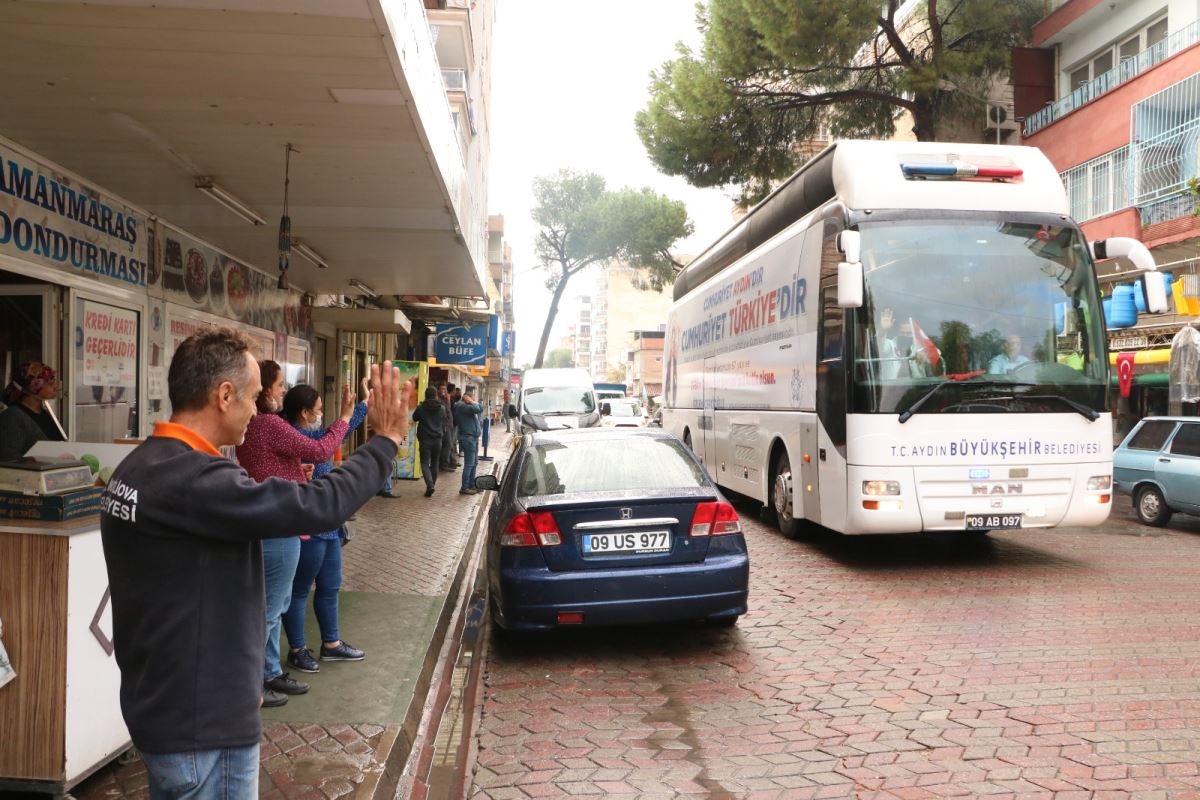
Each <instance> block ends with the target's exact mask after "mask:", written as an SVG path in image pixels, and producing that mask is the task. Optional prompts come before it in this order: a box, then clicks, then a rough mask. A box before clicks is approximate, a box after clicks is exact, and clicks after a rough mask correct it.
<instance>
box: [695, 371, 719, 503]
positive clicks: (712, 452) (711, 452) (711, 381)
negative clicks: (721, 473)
mask: <svg viewBox="0 0 1200 800" xmlns="http://www.w3.org/2000/svg"><path fill="white" fill-rule="evenodd" d="M715 364H716V359H715V358H706V359H704V387H703V402H702V403H701V409H700V450H699V455H700V460H701V461H702V462H704V466H705V467H707V468H708V474H709V475H711V476H712V479H713V480H714V481H715V480H717V479H718V478H717V413H716V405H717V386H716V382H717V376H716V374H715V373H714V372H713V366H714V365H715Z"/></svg>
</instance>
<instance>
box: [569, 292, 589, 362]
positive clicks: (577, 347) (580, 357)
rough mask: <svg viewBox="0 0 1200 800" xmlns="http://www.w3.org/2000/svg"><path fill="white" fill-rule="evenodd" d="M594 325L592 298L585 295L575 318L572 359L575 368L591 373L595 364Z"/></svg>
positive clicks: (580, 301)
mask: <svg viewBox="0 0 1200 800" xmlns="http://www.w3.org/2000/svg"><path fill="white" fill-rule="evenodd" d="M592 325H593V321H592V298H591V297H590V296H588V295H584V296H582V297H580V298H579V310H578V311H577V312H576V316H575V325H574V327H573V331H572V336H571V358H572V360H573V362H574V365H575V366H577V367H580V368H581V369H586V370H589V371H590V370H591V369H592V363H593V359H592Z"/></svg>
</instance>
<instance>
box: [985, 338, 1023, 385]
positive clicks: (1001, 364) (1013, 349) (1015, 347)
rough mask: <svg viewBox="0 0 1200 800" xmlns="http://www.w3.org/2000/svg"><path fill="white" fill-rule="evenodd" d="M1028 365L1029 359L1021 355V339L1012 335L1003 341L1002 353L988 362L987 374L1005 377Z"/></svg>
mask: <svg viewBox="0 0 1200 800" xmlns="http://www.w3.org/2000/svg"><path fill="white" fill-rule="evenodd" d="M1028 363H1029V358H1028V357H1026V356H1025V355H1024V354H1022V353H1021V337H1020V336H1017V335H1016V334H1013V335H1012V336H1009V337H1008V338H1007V339H1005V340H1004V351H1003V352H1002V353H1000V354H999V355H998V356H996V357H995V358H993V359H992V360H991V361H990V362H988V372H990V373H991V374H993V375H1006V374H1008V373H1010V372H1013V371H1014V370H1017V369H1019V368H1021V367H1023V366H1024V365H1026V364H1028Z"/></svg>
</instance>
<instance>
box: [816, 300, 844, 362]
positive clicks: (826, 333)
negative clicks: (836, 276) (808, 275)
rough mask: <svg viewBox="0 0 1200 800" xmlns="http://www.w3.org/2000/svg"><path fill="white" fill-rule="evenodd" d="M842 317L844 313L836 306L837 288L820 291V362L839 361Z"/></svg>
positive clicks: (842, 325)
mask: <svg viewBox="0 0 1200 800" xmlns="http://www.w3.org/2000/svg"><path fill="white" fill-rule="evenodd" d="M844 317H845V312H844V311H843V310H842V308H841V307H839V306H838V304H837V287H836V286H826V287H825V288H823V289H821V359H820V360H821V361H840V360H841V358H842V336H843V332H844V324H843V318H844Z"/></svg>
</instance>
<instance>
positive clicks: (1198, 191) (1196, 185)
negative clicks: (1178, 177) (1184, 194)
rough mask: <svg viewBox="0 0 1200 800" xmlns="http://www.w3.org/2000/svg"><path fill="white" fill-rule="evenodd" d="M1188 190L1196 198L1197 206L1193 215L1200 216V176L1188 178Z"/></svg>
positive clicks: (1193, 210)
mask: <svg viewBox="0 0 1200 800" xmlns="http://www.w3.org/2000/svg"><path fill="white" fill-rule="evenodd" d="M1187 190H1188V194H1190V195H1191V196H1192V197H1194V198H1196V207H1195V208H1194V209H1192V216H1194V217H1200V178H1188V181H1187Z"/></svg>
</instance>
